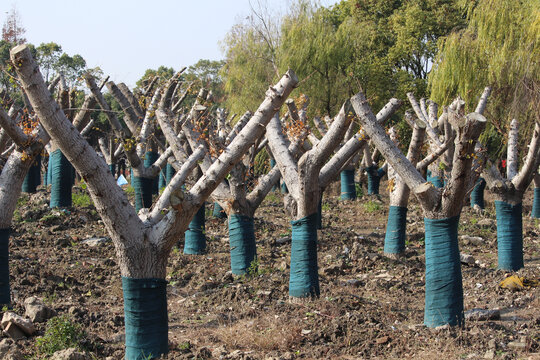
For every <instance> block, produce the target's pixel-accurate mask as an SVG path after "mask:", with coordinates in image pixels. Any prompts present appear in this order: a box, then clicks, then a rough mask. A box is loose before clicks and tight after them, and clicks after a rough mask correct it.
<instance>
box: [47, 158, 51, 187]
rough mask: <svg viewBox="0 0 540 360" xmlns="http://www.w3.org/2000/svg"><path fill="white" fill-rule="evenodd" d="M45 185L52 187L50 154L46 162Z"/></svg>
mask: <svg viewBox="0 0 540 360" xmlns="http://www.w3.org/2000/svg"><path fill="white" fill-rule="evenodd" d="M47 185H52V162H51V155H50V154H49V161H47Z"/></svg>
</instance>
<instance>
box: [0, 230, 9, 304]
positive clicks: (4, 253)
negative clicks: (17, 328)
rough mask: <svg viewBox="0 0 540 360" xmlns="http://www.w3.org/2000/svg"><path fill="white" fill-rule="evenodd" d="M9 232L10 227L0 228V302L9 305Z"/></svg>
mask: <svg viewBox="0 0 540 360" xmlns="http://www.w3.org/2000/svg"><path fill="white" fill-rule="evenodd" d="M9 233H10V229H9V228H7V229H0V304H2V305H10V304H11V296H10V289H9Z"/></svg>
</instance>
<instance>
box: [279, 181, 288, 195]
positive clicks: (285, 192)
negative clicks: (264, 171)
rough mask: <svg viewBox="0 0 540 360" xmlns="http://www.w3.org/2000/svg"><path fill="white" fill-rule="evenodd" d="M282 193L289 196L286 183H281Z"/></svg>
mask: <svg viewBox="0 0 540 360" xmlns="http://www.w3.org/2000/svg"><path fill="white" fill-rule="evenodd" d="M281 193H282V194H288V193H289V189H287V184H285V182H284V181H283V182H282V183H281Z"/></svg>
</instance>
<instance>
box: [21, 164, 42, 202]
mask: <svg viewBox="0 0 540 360" xmlns="http://www.w3.org/2000/svg"><path fill="white" fill-rule="evenodd" d="M39 184H41V155H38V156H36V159H35V160H34V163H33V164H32V166H30V169H28V172H27V173H26V176H25V177H24V181H23V184H22V192H25V193H31V194H33V193H35V192H36V189H37V187H38V186H39Z"/></svg>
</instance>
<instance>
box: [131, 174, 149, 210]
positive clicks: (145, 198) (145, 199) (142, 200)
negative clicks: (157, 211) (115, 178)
mask: <svg viewBox="0 0 540 360" xmlns="http://www.w3.org/2000/svg"><path fill="white" fill-rule="evenodd" d="M153 183H154V179H151V178H145V177H139V176H133V177H132V178H131V185H132V186H133V190H135V211H139V210H140V209H142V208H150V207H151V206H152V184H153Z"/></svg>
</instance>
